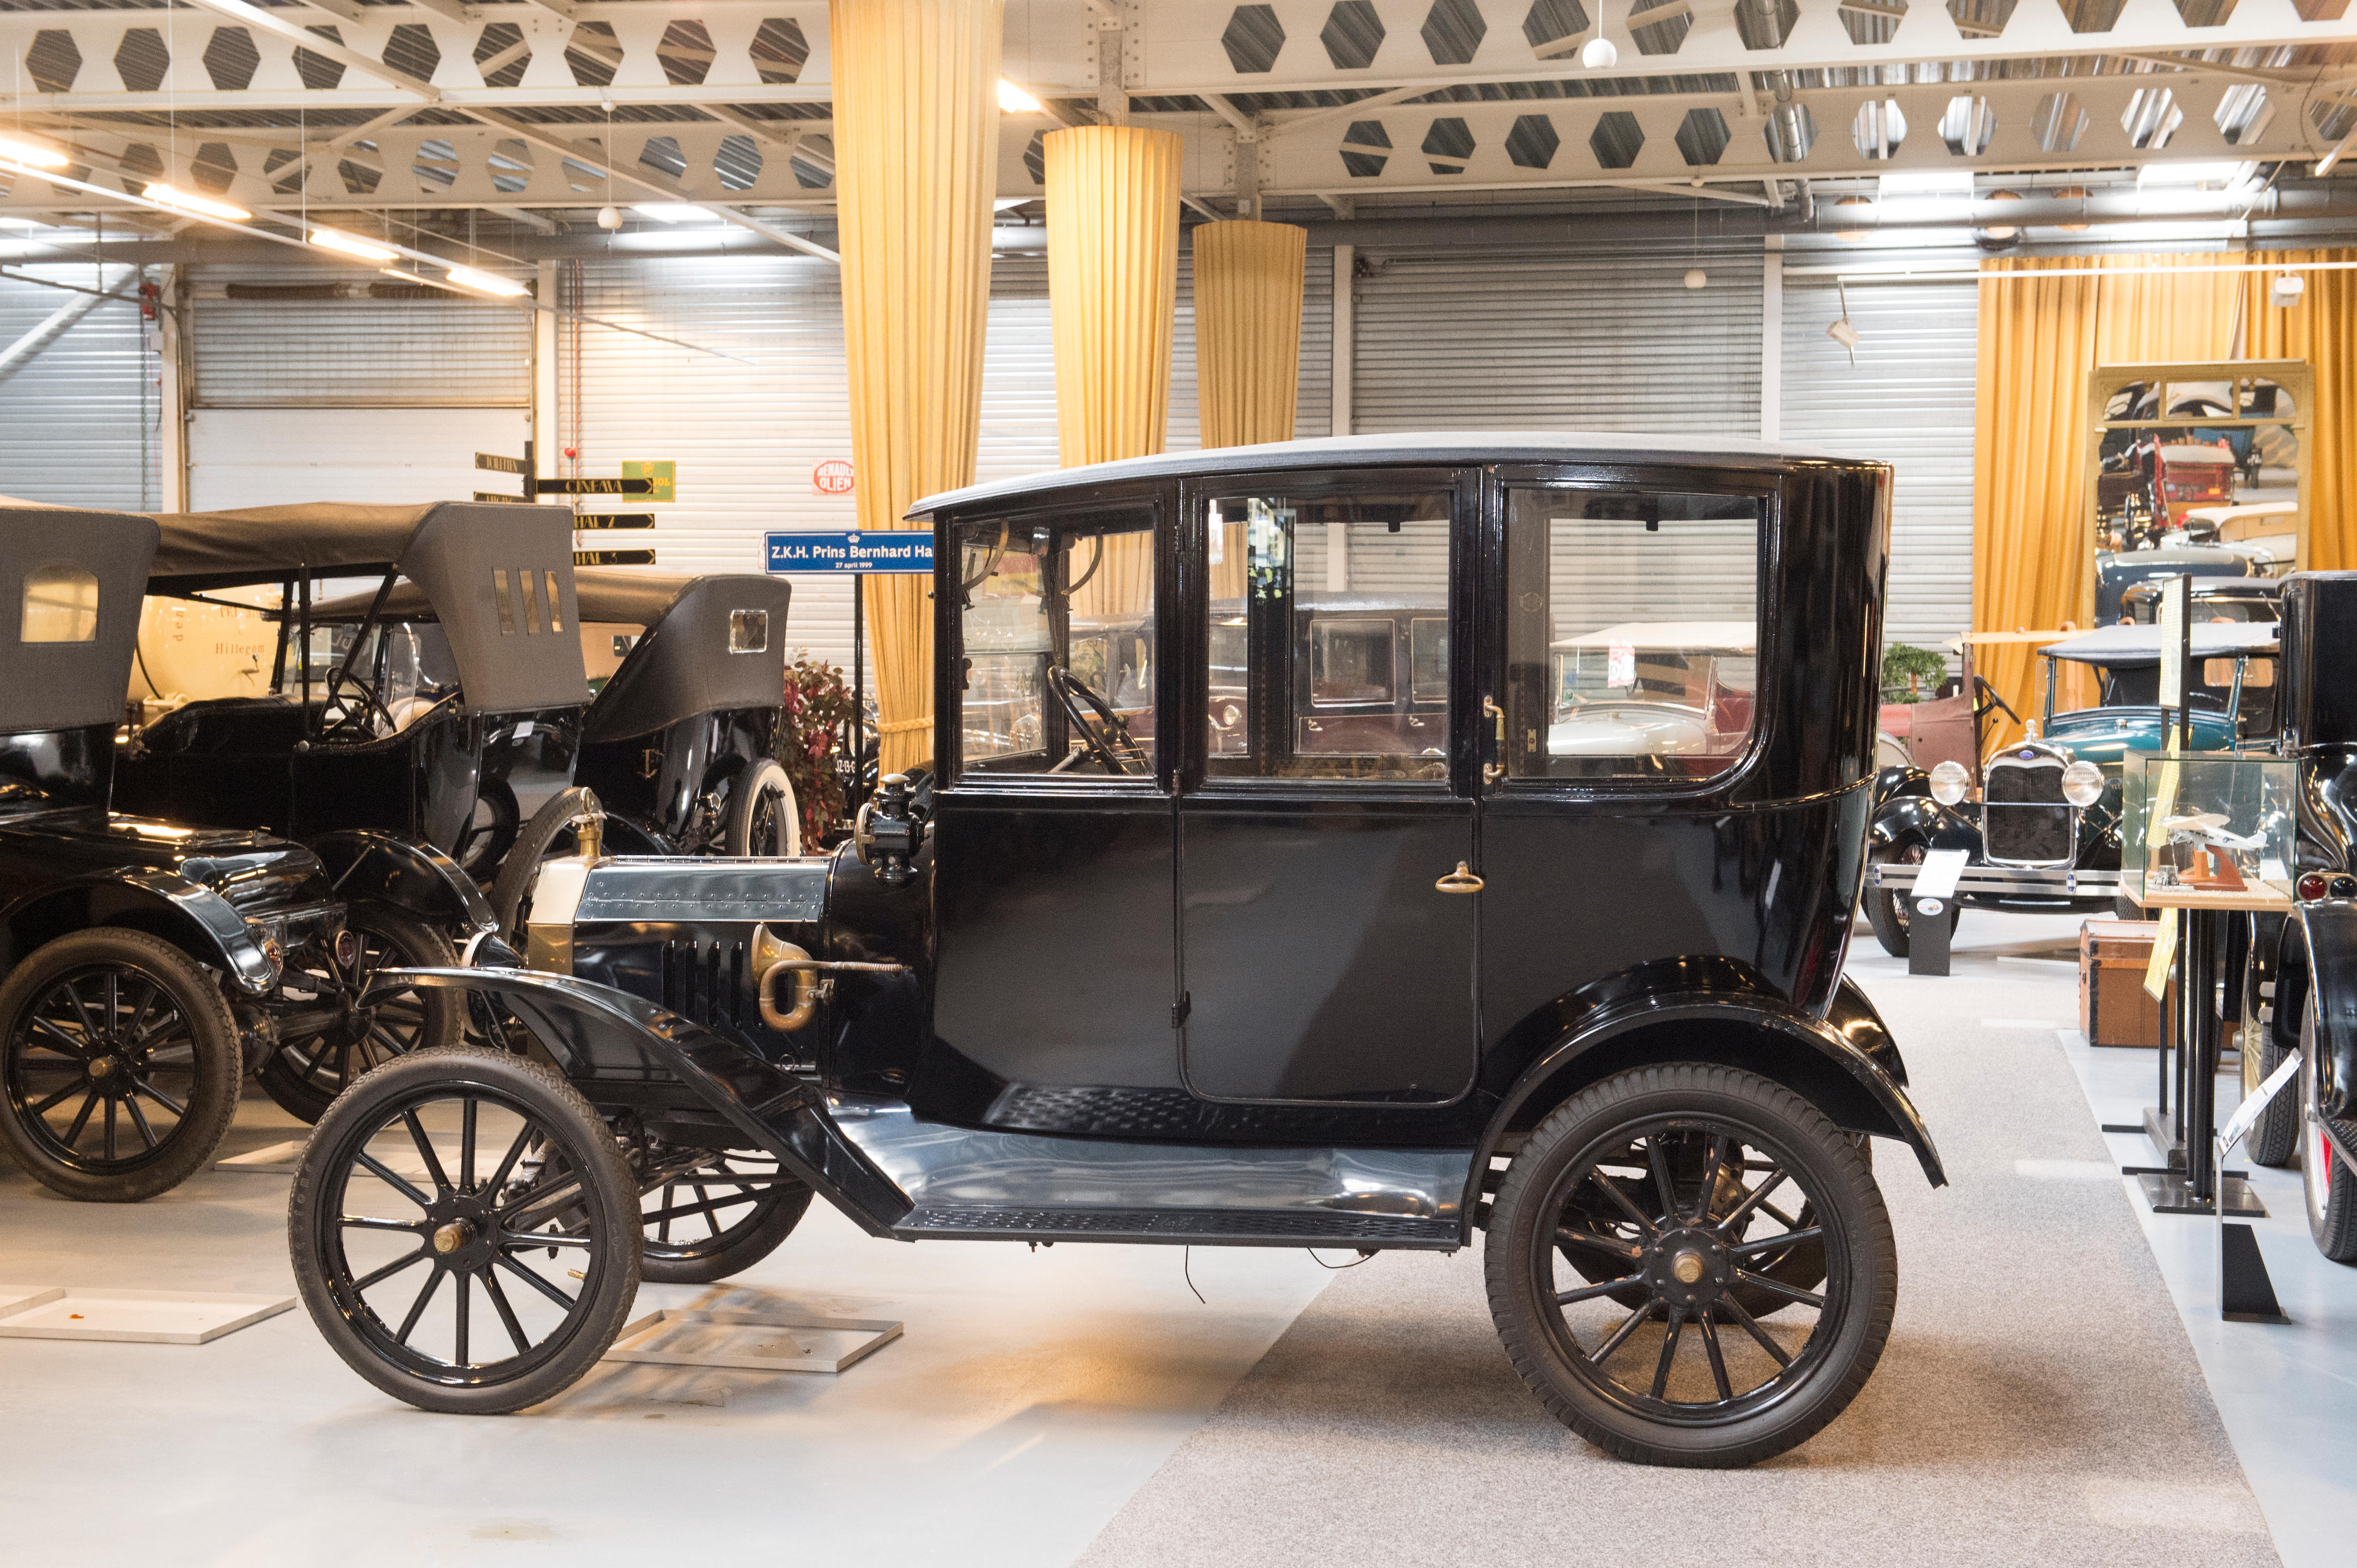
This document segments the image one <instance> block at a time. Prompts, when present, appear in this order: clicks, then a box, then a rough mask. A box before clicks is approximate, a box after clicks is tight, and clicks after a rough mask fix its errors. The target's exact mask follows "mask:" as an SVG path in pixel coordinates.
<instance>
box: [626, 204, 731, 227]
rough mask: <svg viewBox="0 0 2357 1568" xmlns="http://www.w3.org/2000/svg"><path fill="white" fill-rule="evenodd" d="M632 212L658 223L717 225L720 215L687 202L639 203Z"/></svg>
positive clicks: (631, 207)
mask: <svg viewBox="0 0 2357 1568" xmlns="http://www.w3.org/2000/svg"><path fill="white" fill-rule="evenodd" d="M630 210H631V211H633V212H635V213H637V214H638V215H639V216H640V217H641V218H651V219H653V220H655V221H656V222H658V223H717V222H719V221H720V214H718V213H717V212H713V211H710V210H708V209H705V208H701V207H697V206H695V205H694V204H693V203H691V202H685V201H638V202H633V203H631V204H630Z"/></svg>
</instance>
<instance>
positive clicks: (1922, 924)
mask: <svg viewBox="0 0 2357 1568" xmlns="http://www.w3.org/2000/svg"><path fill="white" fill-rule="evenodd" d="M1966 858H1967V857H1966V855H1965V854H1964V851H1963V850H1960V849H1935V850H1933V851H1932V853H1931V854H1927V855H1925V856H1924V857H1923V864H1922V865H1921V867H1920V868H1918V870H1917V871H1916V874H1915V885H1914V886H1912V887H1910V888H1909V889H1908V890H1907V893H1906V895H1905V897H1906V899H1907V903H1908V907H1909V908H1910V909H1912V910H1913V911H1914V916H1913V918H1911V919H1910V920H1909V921H1908V922H1907V972H1908V973H1910V974H1946V973H1947V972H1949V971H1948V959H1949V938H1950V937H1952V936H1953V934H1954V927H1955V917H1954V915H1953V913H1952V912H1951V911H1950V909H1949V905H1950V904H1951V903H1952V902H1953V901H1954V898H1955V897H1956V879H1957V877H1958V876H1959V875H1962V873H1963V871H1964V861H1965V859H1966Z"/></svg>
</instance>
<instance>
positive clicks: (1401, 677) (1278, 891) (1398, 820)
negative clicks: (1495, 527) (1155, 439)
mask: <svg viewBox="0 0 2357 1568" xmlns="http://www.w3.org/2000/svg"><path fill="white" fill-rule="evenodd" d="M1472 493H1473V489H1472V486H1471V484H1470V483H1469V480H1467V479H1465V478H1463V477H1461V476H1460V475H1459V474H1458V472H1456V471H1453V470H1448V469H1428V470H1417V471H1397V470H1394V471H1386V472H1384V473H1383V474H1381V475H1380V476H1373V477H1371V476H1367V475H1364V474H1361V475H1340V474H1335V475H1297V474H1280V475H1263V476H1254V477H1253V478H1247V479H1240V480H1231V481H1206V482H1204V483H1201V484H1198V485H1196V486H1193V487H1190V488H1189V489H1188V490H1187V491H1186V492H1185V493H1184V494H1183V496H1182V536H1183V537H1184V538H1185V539H1186V541H1187V544H1188V549H1189V552H1190V554H1189V561H1190V562H1193V563H1197V564H1196V566H1195V568H1194V571H1193V573H1192V576H1193V578H1194V580H1195V581H1196V582H1198V583H1200V584H1202V585H1203V586H1202V587H1200V588H1199V589H1198V590H1196V593H1195V594H1194V595H1193V596H1191V605H1190V613H1191V614H1192V615H1193V616H1194V618H1195V625H1194V627H1193V628H1192V633H1191V636H1190V637H1189V648H1188V652H1187V655H1186V657H1187V659H1188V677H1189V678H1188V680H1187V681H1186V682H1184V685H1183V691H1184V696H1183V697H1182V700H1181V701H1182V706H1183V709H1184V711H1185V713H1186V714H1187V715H1188V718H1187V721H1186V722H1187V724H1188V725H1189V729H1190V730H1191V732H1192V733H1191V735H1190V737H1189V749H1190V754H1191V755H1192V757H1193V760H1192V761H1191V762H1190V765H1189V779H1188V782H1187V788H1186V789H1185V790H1184V791H1183V792H1182V794H1181V795H1180V797H1179V803H1178V875H1179V881H1178V892H1179V897H1178V905H1179V987H1180V995H1179V1016H1180V1019H1181V1025H1180V1029H1179V1057H1180V1067H1181V1072H1182V1075H1183V1078H1184V1080H1185V1083H1186V1086H1187V1088H1188V1089H1189V1090H1190V1091H1191V1092H1193V1093H1194V1094H1195V1095H1197V1096H1198V1097H1200V1098H1203V1099H1207V1100H1218V1101H1286V1102H1303V1101H1312V1102H1329V1103H1344V1104H1365V1103H1392V1104H1416V1103H1446V1102H1448V1101H1452V1100H1455V1099H1457V1098H1458V1097H1459V1096H1461V1095H1463V1094H1464V1093H1465V1092H1466V1091H1467V1090H1468V1089H1469V1087H1470V1085H1471V1081H1472V1077H1473V1068H1474V1060H1475V1056H1474V1040H1475V1016H1474V1005H1473V989H1472V983H1473V967H1474V953H1475V948H1476V940H1477V935H1478V920H1479V914H1478V905H1479V903H1480V900H1479V899H1478V898H1477V897H1472V896H1471V893H1472V892H1473V890H1474V889H1475V888H1477V887H1478V886H1479V882H1478V878H1475V877H1473V876H1471V875H1470V874H1469V873H1463V874H1460V872H1461V868H1462V867H1463V866H1464V864H1465V863H1466V862H1468V861H1469V860H1471V859H1472V858H1473V800H1472V798H1471V791H1470V789H1469V784H1470V780H1469V779H1468V778H1467V777H1465V770H1464V768H1463V767H1462V766H1460V754H1461V753H1462V751H1463V750H1464V746H1465V736H1464V733H1463V732H1464V731H1465V729H1466V726H1465V725H1462V724H1460V723H1458V719H1459V717H1460V716H1461V709H1462V703H1461V701H1459V700H1456V699H1455V693H1457V692H1458V691H1459V690H1461V689H1463V688H1464V686H1465V685H1466V682H1464V681H1463V680H1462V679H1461V678H1459V679H1457V680H1455V681H1454V682H1452V681H1451V679H1450V677H1449V673H1448V645H1447V639H1446V637H1445V636H1437V635H1436V634H1435V631H1434V628H1431V627H1430V626H1428V625H1427V626H1426V627H1425V628H1423V629H1424V633H1425V635H1424V637H1423V639H1422V646H1421V649H1419V646H1418V639H1417V636H1416V634H1415V632H1416V628H1415V625H1414V623H1415V621H1416V620H1417V619H1418V618H1421V619H1423V620H1425V621H1427V622H1429V621H1430V620H1432V619H1434V618H1435V614H1436V607H1448V606H1449V605H1451V603H1452V596H1451V589H1452V585H1455V584H1458V583H1459V582H1463V581H1469V572H1468V571H1467V570H1466V569H1465V565H1464V563H1463V561H1461V560H1460V557H1466V558H1467V559H1469V549H1470V538H1471V532H1470V523H1471V519H1470V516H1469V510H1468V509H1469V498H1470V496H1471V495H1472ZM1198 552H1199V553H1198ZM1458 608H1459V612H1460V613H1461V606H1460V607H1458ZM1419 612H1420V613H1419ZM1419 653H1421V657H1419ZM1419 687H1420V688H1421V692H1419ZM1419 696H1421V698H1422V700H1421V701H1419V700H1418V698H1419ZM1198 746H1200V750H1197V749H1196V747H1198Z"/></svg>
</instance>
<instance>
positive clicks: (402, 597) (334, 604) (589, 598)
mask: <svg viewBox="0 0 2357 1568" xmlns="http://www.w3.org/2000/svg"><path fill="white" fill-rule="evenodd" d="M573 584H574V593H575V596H576V603H577V604H578V606H579V607H580V617H581V619H582V621H584V622H585V623H587V624H589V625H593V626H595V625H601V624H611V625H619V626H636V627H641V628H645V634H644V636H643V637H642V638H641V639H640V645H639V647H637V648H636V649H633V650H631V653H630V658H629V659H628V660H624V661H623V664H622V667H621V668H620V669H619V670H617V671H615V672H614V675H613V678H612V679H611V680H609V681H608V682H606V686H605V689H604V690H603V691H601V692H599V693H597V701H596V702H594V703H591V704H590V707H589V714H588V716H587V719H586V720H585V721H584V724H583V727H582V738H583V739H585V740H590V741H607V740H626V739H628V738H630V736H640V735H650V734H651V733H653V732H654V731H656V730H659V729H662V728H665V727H666V726H668V725H673V724H676V723H678V722H679V721H680V720H682V719H684V718H688V717H691V716H693V715H694V714H705V713H718V712H723V711H726V710H728V709H731V708H774V707H776V706H777V705H778V704H779V703H780V701H782V700H783V694H784V690H785V634H786V612H787V609H788V607H789V605H790V604H791V600H792V596H793V589H792V586H791V585H790V584H788V583H787V582H785V581H784V580H783V579H781V578H778V577H771V576H767V575H761V574H759V573H716V574H714V575H708V576H701V577H691V576H687V575H682V574H678V573H671V572H662V573H657V572H630V571H618V570H615V569H612V568H609V567H587V568H585V569H583V570H581V571H579V572H576V573H575V574H574V578H573ZM375 600H376V595H375V594H374V593H365V594H348V595H346V596H343V597H341V598H338V599H331V600H328V602H327V603H325V604H321V605H317V606H314V607H313V608H312V611H311V618H312V619H313V620H315V621H318V622H321V623H328V624H331V623H339V622H349V621H359V620H363V619H365V618H367V616H368V613H369V608H370V606H371V605H372V604H373V603H374V602H375ZM381 613H382V615H383V616H384V617H386V618H389V619H393V620H428V619H432V618H435V616H434V607H433V605H431V604H430V603H428V602H427V600H426V596H425V594H424V593H422V592H421V591H420V590H419V589H418V586H417V585H416V584H414V583H410V582H404V583H397V584H395V585H393V592H392V593H391V594H389V595H387V596H386V597H385V602H384V607H383V609H382V612H381Z"/></svg>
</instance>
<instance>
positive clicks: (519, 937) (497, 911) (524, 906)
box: [491, 784, 605, 952]
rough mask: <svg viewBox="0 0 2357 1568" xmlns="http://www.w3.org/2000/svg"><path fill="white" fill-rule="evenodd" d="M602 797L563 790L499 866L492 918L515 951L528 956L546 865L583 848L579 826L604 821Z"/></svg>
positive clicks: (580, 789) (584, 789)
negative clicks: (536, 894) (536, 892)
mask: <svg viewBox="0 0 2357 1568" xmlns="http://www.w3.org/2000/svg"><path fill="white" fill-rule="evenodd" d="M604 815H605V808H604V807H603V806H600V805H599V804H598V803H597V791H596V790H595V789H590V788H589V787H588V786H587V785H584V784H576V785H573V786H571V787H570V788H567V789H562V790H559V791H558V792H557V793H556V794H554V795H553V796H551V797H550V798H549V800H548V803H547V804H546V805H544V806H543V807H541V809H540V810H539V811H534V812H533V817H532V821H531V822H527V823H525V824H524V830H523V833H522V836H521V837H519V838H518V839H517V840H516V841H515V847H513V848H512V849H511V850H509V851H508V854H507V858H506V859H505V860H504V861H501V862H500V875H499V876H498V878H497V879H496V880H495V881H493V882H492V884H491V913H492V914H493V915H496V916H497V917H498V918H499V922H500V936H501V937H502V938H504V939H505V940H507V941H508V943H509V944H510V945H511V946H512V947H513V948H514V949H515V950H516V951H518V952H522V951H523V944H524V926H525V925H526V924H527V923H528V922H529V921H530V920H531V918H532V893H533V887H535V886H538V885H539V882H540V867H541V863H542V862H544V861H545V860H548V859H550V858H552V857H554V856H556V855H562V854H572V853H573V852H574V846H575V844H576V843H577V842H578V835H577V833H576V824H578V823H579V822H581V820H582V819H583V818H585V817H603V816H604Z"/></svg>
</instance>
